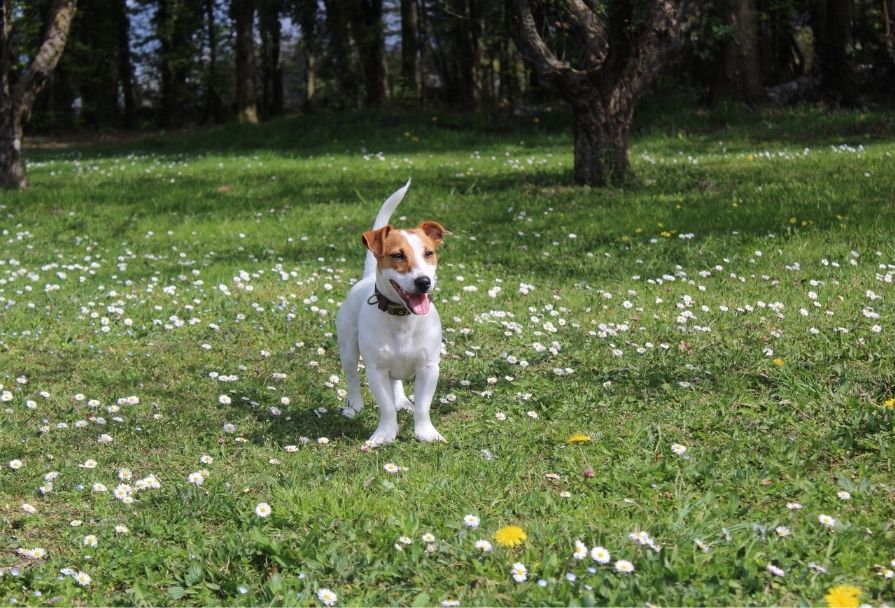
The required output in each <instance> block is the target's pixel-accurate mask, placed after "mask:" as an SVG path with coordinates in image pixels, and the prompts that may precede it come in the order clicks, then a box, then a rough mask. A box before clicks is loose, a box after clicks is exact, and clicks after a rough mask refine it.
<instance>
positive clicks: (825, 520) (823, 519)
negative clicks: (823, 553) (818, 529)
mask: <svg viewBox="0 0 895 608" xmlns="http://www.w3.org/2000/svg"><path fill="white" fill-rule="evenodd" d="M817 521H819V522H820V523H821V525H824V526H826V527H827V528H832V527H833V526H835V525H836V520H835V519H833V518H832V517H830V516H829V515H824V514H822V513H821V514H820V515H818V516H817Z"/></svg>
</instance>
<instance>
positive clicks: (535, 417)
mask: <svg viewBox="0 0 895 608" xmlns="http://www.w3.org/2000/svg"><path fill="white" fill-rule="evenodd" d="M525 413H526V414H528V417H529V418H534V419H537V418H538V413H537V412H536V411H534V410H529V411H527V412H525Z"/></svg>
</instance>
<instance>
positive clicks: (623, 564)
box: [615, 559, 634, 574]
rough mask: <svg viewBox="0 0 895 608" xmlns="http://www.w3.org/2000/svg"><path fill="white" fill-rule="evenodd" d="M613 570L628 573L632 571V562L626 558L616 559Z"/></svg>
mask: <svg viewBox="0 0 895 608" xmlns="http://www.w3.org/2000/svg"><path fill="white" fill-rule="evenodd" d="M615 571H616V572H622V573H624V574H630V573H631V572H634V564H632V563H631V562H629V561H628V560H626V559H620V560H617V561H616V562H615Z"/></svg>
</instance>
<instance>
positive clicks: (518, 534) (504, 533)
mask: <svg viewBox="0 0 895 608" xmlns="http://www.w3.org/2000/svg"><path fill="white" fill-rule="evenodd" d="M526 538H528V534H526V533H525V530H523V529H522V528H520V527H519V526H504V527H503V528H501V529H499V530H498V531H497V532H495V533H494V540H495V541H497V544H498V545H500V546H501V547H508V548H512V547H516V546H518V545H521V544H522V543H523V542H525V539H526Z"/></svg>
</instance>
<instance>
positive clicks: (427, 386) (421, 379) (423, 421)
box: [413, 362, 444, 441]
mask: <svg viewBox="0 0 895 608" xmlns="http://www.w3.org/2000/svg"><path fill="white" fill-rule="evenodd" d="M438 371H439V367H438V363H437V362H436V363H427V364H426V365H425V366H424V367H423V368H421V369H419V370H417V372H416V384H415V385H414V387H413V393H414V397H415V398H414V401H415V403H414V405H413V427H414V435H416V438H417V439H419V440H420V441H444V437H442V436H441V433H439V432H438V431H437V430H436V429H435V427H434V426H432V420H430V418H429V407H430V406H431V405H432V397H434V396H435V386H436V385H437V384H438Z"/></svg>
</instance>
